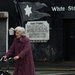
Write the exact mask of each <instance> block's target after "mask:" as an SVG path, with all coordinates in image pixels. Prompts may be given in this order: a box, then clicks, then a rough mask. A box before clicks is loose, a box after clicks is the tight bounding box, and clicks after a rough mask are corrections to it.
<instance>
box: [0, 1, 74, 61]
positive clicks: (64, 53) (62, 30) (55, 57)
mask: <svg viewBox="0 0 75 75" xmlns="http://www.w3.org/2000/svg"><path fill="white" fill-rule="evenodd" d="M23 1H24V2H41V3H46V4H47V5H48V7H47V8H42V10H43V11H45V12H47V13H49V14H50V15H51V17H44V18H41V19H39V20H40V21H41V20H47V21H48V23H49V24H50V28H51V29H50V40H49V41H47V42H46V43H31V46H32V51H33V56H34V60H35V62H36V61H37V62H38V61H50V62H51V61H55V62H56V61H59V62H60V61H63V60H64V61H66V60H69V61H71V60H75V46H74V45H75V37H74V36H75V16H74V14H75V12H72V11H70V12H68V11H64V12H61V11H60V12H57V11H56V12H53V11H52V10H51V6H64V7H67V6H69V5H72V6H73V5H75V1H74V0H18V2H23ZM0 11H8V12H9V28H10V27H13V28H15V27H16V26H18V25H19V24H20V23H19V21H20V15H19V13H17V12H16V8H15V4H14V3H13V0H0ZM39 20H38V21H39ZM70 33H72V34H70ZM14 37H15V36H9V47H10V45H11V43H12V41H13V39H14ZM69 37H71V38H69Z"/></svg>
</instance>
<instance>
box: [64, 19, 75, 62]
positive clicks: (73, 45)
mask: <svg viewBox="0 0 75 75" xmlns="http://www.w3.org/2000/svg"><path fill="white" fill-rule="evenodd" d="M63 32H64V33H63V34H64V41H63V42H64V43H63V44H64V59H65V60H67V61H75V19H64V20H63Z"/></svg>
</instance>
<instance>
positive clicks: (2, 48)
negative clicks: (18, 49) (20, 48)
mask: <svg viewBox="0 0 75 75" xmlns="http://www.w3.org/2000/svg"><path fill="white" fill-rule="evenodd" d="M7 51H8V12H0V57H2V56H3V55H5V53H6V52H7Z"/></svg>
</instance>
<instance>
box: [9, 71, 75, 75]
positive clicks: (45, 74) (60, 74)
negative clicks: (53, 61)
mask: <svg viewBox="0 0 75 75" xmlns="http://www.w3.org/2000/svg"><path fill="white" fill-rule="evenodd" d="M9 72H10V73H11V75H13V70H9ZM36 75H75V72H74V71H73V72H72V71H71V72H69V71H68V72H66V71H36Z"/></svg>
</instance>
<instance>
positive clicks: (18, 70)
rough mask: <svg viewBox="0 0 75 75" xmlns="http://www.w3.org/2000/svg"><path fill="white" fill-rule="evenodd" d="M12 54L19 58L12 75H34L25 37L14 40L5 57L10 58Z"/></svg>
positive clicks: (29, 50) (30, 52) (27, 40)
mask: <svg viewBox="0 0 75 75" xmlns="http://www.w3.org/2000/svg"><path fill="white" fill-rule="evenodd" d="M12 53H15V55H16V56H19V57H20V59H18V60H16V63H15V71H14V73H13V75H35V68H34V62H33V56H32V50H31V47H30V41H29V39H28V38H27V37H26V36H24V37H22V39H21V40H20V39H17V38H15V39H14V42H13V44H12V45H11V47H10V49H9V50H8V52H7V53H6V56H7V57H10V56H11V55H12Z"/></svg>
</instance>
